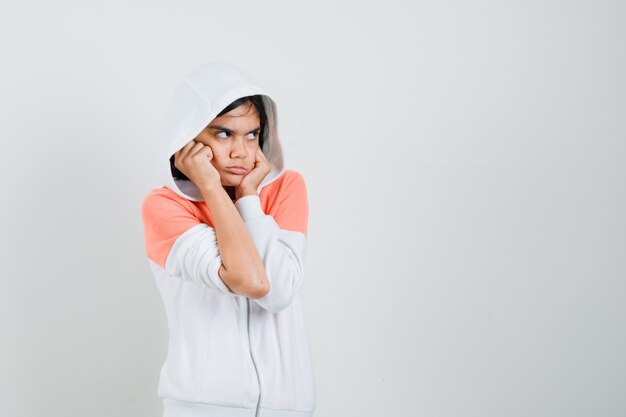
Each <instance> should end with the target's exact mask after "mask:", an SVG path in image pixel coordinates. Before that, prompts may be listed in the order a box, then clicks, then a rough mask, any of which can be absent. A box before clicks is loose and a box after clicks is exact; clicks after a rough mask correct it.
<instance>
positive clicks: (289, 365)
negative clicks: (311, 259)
mask: <svg viewBox="0 0 626 417" xmlns="http://www.w3.org/2000/svg"><path fill="white" fill-rule="evenodd" d="M256 94H260V95H263V101H264V104H265V107H266V112H267V115H268V131H267V133H268V134H267V136H266V137H265V141H264V144H263V149H262V150H263V153H264V154H265V156H266V158H267V159H268V161H269V162H270V163H271V165H272V170H271V172H270V173H269V174H268V175H267V176H266V177H265V179H264V180H263V181H262V182H261V184H260V185H259V187H258V189H257V192H258V195H249V196H245V197H242V198H240V199H238V200H237V201H236V202H235V207H237V210H238V211H239V213H240V215H241V217H242V219H243V221H244V224H245V225H246V228H247V229H248V231H249V233H250V235H251V237H252V240H253V241H254V243H255V245H256V247H257V249H258V251H259V254H260V255H261V259H262V260H263V264H264V267H265V271H266V274H267V276H268V280H269V283H270V291H269V292H268V293H267V294H266V295H265V296H264V297H263V298H260V299H249V298H247V297H245V296H242V295H239V294H235V293H233V292H231V291H230V290H229V288H228V287H227V286H226V285H225V284H224V282H223V281H222V280H221V278H220V276H219V274H218V270H219V267H220V265H221V258H220V255H219V248H218V246H217V240H216V235H215V230H214V229H213V228H212V227H211V225H212V224H213V223H212V217H211V214H210V212H209V211H208V208H207V205H206V203H205V202H204V201H203V197H202V195H201V193H200V192H199V190H198V189H197V188H196V186H195V185H194V184H193V183H192V182H191V181H187V180H179V179H174V178H173V176H172V172H171V169H170V157H171V156H172V155H173V154H174V153H175V152H176V151H178V150H179V149H180V148H182V147H183V146H184V145H185V144H186V143H188V142H189V141H190V140H191V139H193V138H195V137H196V136H197V135H198V134H199V133H200V132H201V131H202V130H203V129H204V128H205V127H206V126H207V125H208V124H209V123H210V122H211V121H212V120H213V119H214V118H215V117H216V116H217V114H218V113H219V112H220V111H221V110H223V109H224V108H225V107H226V106H228V105H229V104H230V103H231V102H233V101H235V100H236V99H238V98H240V97H244V96H249V95H256ZM276 123H277V113H276V104H275V102H274V100H273V99H272V98H271V97H270V96H269V95H268V94H267V93H266V92H265V91H264V90H263V89H261V88H260V87H258V86H256V85H255V83H254V82H253V81H252V80H250V79H249V78H248V77H247V76H246V75H244V74H243V73H242V72H241V71H240V70H239V69H238V68H236V67H234V66H233V65H231V64H228V63H225V62H220V61H213V62H208V63H205V64H202V65H199V66H197V67H195V68H193V69H192V70H191V71H189V72H188V73H187V74H186V75H185V77H184V78H183V80H182V81H181V82H180V83H179V85H178V86H177V88H176V90H175V93H174V95H173V98H172V101H171V103H170V106H169V109H168V111H167V114H166V117H165V119H164V123H163V125H162V135H161V138H160V143H159V147H158V151H157V167H158V171H159V174H160V178H161V180H162V184H163V186H162V187H160V188H155V189H153V190H151V191H150V193H149V194H148V195H147V196H146V198H145V199H144V200H143V202H142V205H141V212H142V218H143V223H144V233H145V243H146V253H147V255H148V260H149V264H150V267H151V269H152V272H153V274H154V277H155V280H156V285H157V287H158V289H159V292H160V294H161V297H162V299H163V302H164V305H165V311H166V314H167V321H168V327H169V345H168V353H167V358H166V360H165V363H164V364H163V367H162V369H161V375H160V380H159V387H158V394H159V396H160V397H161V398H162V399H163V404H164V417H200V416H202V417H217V416H219V417H231V416H232V417H235V416H236V417H292V416H293V417H296V416H298V417H309V416H312V415H313V412H314V409H315V382H314V374H313V367H312V358H311V354H310V344H309V339H308V330H307V328H308V325H307V309H306V305H305V303H304V298H303V294H302V292H301V288H302V283H303V278H304V270H303V264H304V257H305V252H306V233H307V219H308V202H307V200H306V186H305V183H304V180H303V178H302V175H301V174H300V173H298V172H297V171H293V170H286V169H284V167H283V155H282V151H281V147H280V142H279V139H278V131H277V124H276Z"/></svg>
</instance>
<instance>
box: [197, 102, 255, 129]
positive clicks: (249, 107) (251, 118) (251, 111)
mask: <svg viewBox="0 0 626 417" xmlns="http://www.w3.org/2000/svg"><path fill="white" fill-rule="evenodd" d="M259 120H260V119H259V115H258V113H257V110H256V107H254V105H253V104H252V103H245V104H243V105H241V106H239V107H236V108H234V109H232V110H231V111H229V112H228V113H225V114H223V115H221V116H220V117H216V118H215V119H213V121H211V123H209V126H212V125H214V124H224V123H229V124H249V123H259Z"/></svg>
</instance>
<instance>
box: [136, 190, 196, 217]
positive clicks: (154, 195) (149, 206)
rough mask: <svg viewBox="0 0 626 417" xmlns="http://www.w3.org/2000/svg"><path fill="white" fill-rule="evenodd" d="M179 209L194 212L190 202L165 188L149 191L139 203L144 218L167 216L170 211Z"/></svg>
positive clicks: (194, 209)
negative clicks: (156, 215) (154, 215)
mask: <svg viewBox="0 0 626 417" xmlns="http://www.w3.org/2000/svg"><path fill="white" fill-rule="evenodd" d="M181 209H182V210H185V211H188V212H191V213H195V211H196V208H195V206H194V205H193V203H192V202H191V201H189V200H187V199H186V198H184V197H182V196H181V195H179V194H177V193H176V192H174V191H172V190H171V189H169V188H167V187H166V186H163V187H161V188H154V189H152V190H150V192H148V194H146V196H145V197H144V199H143V201H142V202H141V212H142V214H143V215H144V217H145V216H148V215H151V214H155V213H160V214H167V213H168V212H170V211H172V210H181Z"/></svg>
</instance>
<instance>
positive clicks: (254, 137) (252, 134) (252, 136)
mask: <svg viewBox="0 0 626 417" xmlns="http://www.w3.org/2000/svg"><path fill="white" fill-rule="evenodd" d="M257 136H259V132H250V133H248V139H250V140H254V139H256V137H257Z"/></svg>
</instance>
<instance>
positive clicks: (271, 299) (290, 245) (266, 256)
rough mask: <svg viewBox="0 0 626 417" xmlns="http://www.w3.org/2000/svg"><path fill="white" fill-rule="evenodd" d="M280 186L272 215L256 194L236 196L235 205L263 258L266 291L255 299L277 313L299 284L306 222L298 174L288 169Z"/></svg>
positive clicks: (305, 202) (304, 193)
mask: <svg viewBox="0 0 626 417" xmlns="http://www.w3.org/2000/svg"><path fill="white" fill-rule="evenodd" d="M284 181H285V184H284V185H283V186H281V187H283V189H282V190H281V192H280V195H281V197H280V204H279V207H278V210H277V211H276V213H275V217H272V216H270V215H266V214H265V213H264V212H263V210H262V208H261V203H260V199H259V196H258V195H255V194H252V195H246V196H244V197H241V198H239V199H238V200H237V201H236V203H235V206H236V208H237V210H238V211H239V214H240V215H241V218H242V219H243V221H244V223H245V225H246V227H247V229H248V231H249V232H250V235H251V236H252V240H253V241H254V244H255V246H256V248H257V250H258V252H259V254H260V256H261V258H262V259H263V265H264V267H265V272H266V274H267V278H268V280H269V286H270V290H269V292H268V293H267V294H266V295H265V296H263V297H261V298H259V299H256V300H255V301H256V302H257V303H258V304H259V305H260V306H261V307H263V308H265V309H266V310H269V311H272V312H274V313H277V312H280V311H281V310H283V309H285V308H286V307H288V306H289V305H290V304H291V301H292V300H293V298H294V297H295V295H296V294H297V293H298V291H299V290H300V288H301V286H302V282H303V278H304V269H303V265H304V257H305V253H306V246H307V240H306V233H307V223H308V201H307V193H306V186H305V183H304V179H303V178H302V175H301V174H299V173H298V172H295V171H292V172H291V173H289V176H288V177H287V178H285V180H284Z"/></svg>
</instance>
